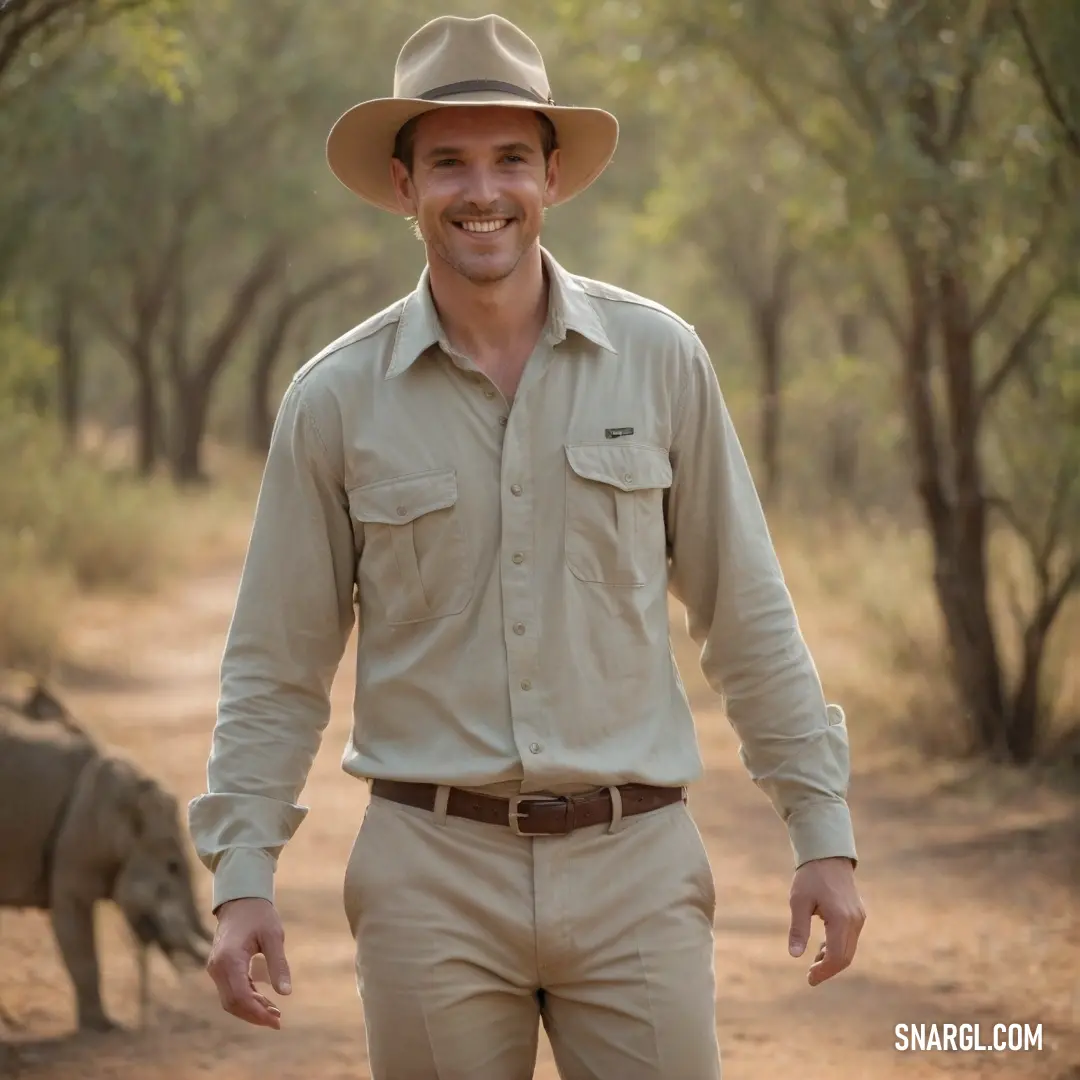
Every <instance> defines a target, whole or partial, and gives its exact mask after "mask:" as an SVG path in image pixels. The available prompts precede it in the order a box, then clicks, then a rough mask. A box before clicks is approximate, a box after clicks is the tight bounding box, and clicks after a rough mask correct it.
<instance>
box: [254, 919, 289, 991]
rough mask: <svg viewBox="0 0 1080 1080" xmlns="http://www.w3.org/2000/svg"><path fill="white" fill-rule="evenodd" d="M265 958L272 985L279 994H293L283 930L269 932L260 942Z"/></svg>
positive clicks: (262, 936) (263, 935)
mask: <svg viewBox="0 0 1080 1080" xmlns="http://www.w3.org/2000/svg"><path fill="white" fill-rule="evenodd" d="M259 946H260V948H261V949H262V953H263V956H265V957H266V970H267V972H268V973H269V975H270V985H271V986H272V987H273V988H274V989H275V990H276V991H277V992H278V993H279V994H291V993H292V976H291V974H290V972H289V962H288V960H286V959H285V933H284V931H282V930H281V929H276V930H271V931H267V932H266V933H264V934H262V935H261V937H260V940H259Z"/></svg>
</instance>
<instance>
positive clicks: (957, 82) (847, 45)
mask: <svg viewBox="0 0 1080 1080" xmlns="http://www.w3.org/2000/svg"><path fill="white" fill-rule="evenodd" d="M638 10H639V13H640V12H643V13H644V14H643V15H642V14H639V15H638V17H637V18H636V19H635V24H636V25H635V33H636V34H637V36H638V38H639V40H643V41H646V42H648V48H649V49H650V50H651V51H652V53H653V55H654V56H662V57H664V58H665V62H666V64H667V65H668V66H669V67H671V68H677V67H681V68H684V69H690V70H691V71H693V70H694V69H695V68H697V69H698V70H700V68H701V67H702V66H705V65H708V64H709V63H711V58H712V57H713V56H715V55H716V54H719V55H721V56H723V57H725V58H726V59H727V60H729V61H730V62H731V63H733V64H734V65H735V66H736V68H737V69H738V70H739V72H740V73H741V75H742V76H743V78H744V80H745V85H746V86H747V87H748V88H749V89H750V90H751V91H752V92H753V93H754V94H755V96H756V97H757V99H758V100H759V101H760V102H762V103H763V104H764V105H766V106H767V107H768V109H769V111H770V113H771V115H772V116H773V117H774V118H775V120H776V121H777V122H778V123H780V124H781V125H782V126H783V127H784V129H785V130H786V131H787V132H788V133H789V134H790V136H791V137H792V138H794V139H796V140H797V141H798V142H799V143H800V144H801V145H802V146H803V147H804V148H805V150H806V152H807V154H808V155H810V156H811V157H812V158H813V159H815V160H816V161H818V162H820V163H821V164H822V165H824V166H825V167H827V168H828V169H829V170H830V171H831V172H832V173H833V174H834V175H835V177H836V178H837V179H838V180H839V181H840V183H841V185H842V193H843V203H844V214H845V218H846V220H845V222H844V223H842V225H841V226H840V228H839V229H838V230H837V233H838V236H839V237H840V238H841V239H842V240H843V247H844V250H845V259H846V261H847V262H848V264H849V265H850V266H851V267H852V268H857V269H858V272H859V274H860V276H861V277H862V280H863V283H864V286H863V287H864V290H865V293H866V295H867V296H868V297H869V298H870V300H871V304H872V309H873V311H874V314H875V315H876V317H877V318H879V319H880V320H882V321H883V323H884V325H886V326H887V327H888V329H889V331H890V333H891V335H892V337H893V339H894V343H895V345H896V351H897V354H898V356H899V360H900V363H899V371H898V375H899V380H898V382H899V390H900V396H901V399H902V402H903V408H904V413H905V417H906V424H907V430H908V437H909V445H910V448H911V456H912V466H913V476H914V486H915V489H916V492H917V494H918V497H919V501H920V505H921V508H922V513H923V518H924V520H925V523H926V526H927V530H928V533H929V536H930V540H931V545H932V550H933V559H934V588H935V594H936V597H937V601H938V606H939V609H940V612H941V615H942V621H943V626H944V630H945V635H946V640H947V642H948V646H949V651H950V655H951V657H952V661H953V670H954V674H955V680H956V684H957V688H958V690H959V693H960V696H961V699H962V700H963V703H964V706H965V712H966V716H967V719H968V721H969V723H970V734H971V737H972V746H973V749H978V750H980V751H983V752H986V753H989V754H992V755H994V756H1001V757H1008V758H1010V759H1011V760H1013V761H1017V762H1024V761H1027V760H1030V758H1031V757H1032V755H1033V754H1034V753H1035V752H1036V750H1037V749H1038V745H1039V736H1040V733H1041V731H1042V726H1041V725H1042V721H1043V719H1044V709H1043V704H1044V703H1043V701H1042V699H1041V697H1040V687H1041V682H1042V674H1043V667H1044V659H1045V655H1046V644H1047V640H1048V637H1049V633H1050V629H1051V628H1052V626H1053V624H1054V622H1055V619H1056V617H1057V615H1058V614H1059V612H1060V610H1061V607H1062V604H1063V603H1064V600H1065V598H1066V596H1067V595H1068V594H1069V592H1070V591H1071V590H1072V589H1073V588H1074V587H1075V586H1076V585H1077V584H1078V583H1080V546H1078V537H1077V534H1076V533H1075V532H1072V533H1070V532H1069V531H1068V530H1067V529H1065V528H1064V527H1063V523H1064V522H1065V521H1067V520H1068V519H1069V514H1067V513H1066V512H1065V510H1064V509H1061V506H1066V505H1068V506H1071V505H1072V501H1073V500H1074V497H1075V495H1076V494H1077V491H1076V484H1075V482H1074V481H1075V475H1074V473H1073V465H1074V458H1073V456H1072V455H1071V453H1070V452H1069V451H1068V450H1067V447H1068V446H1069V445H1070V444H1071V440H1070V435H1071V433H1073V432H1074V431H1075V420H1074V421H1073V423H1072V426H1070V423H1069V419H1068V417H1067V415H1065V414H1064V413H1062V412H1061V411H1060V410H1059V411H1057V412H1054V411H1052V410H1050V409H1044V411H1043V413H1042V416H1043V420H1044V423H1053V424H1054V425H1056V427H1055V428H1054V431H1055V432H1056V433H1057V435H1060V439H1059V438H1057V436H1056V435H1055V438H1054V439H1053V440H1051V442H1052V444H1053V445H1054V446H1056V447H1057V448H1058V453H1057V456H1056V457H1055V458H1054V460H1053V461H1048V460H1047V459H1046V456H1045V455H1042V456H1041V457H1040V460H1039V461H1037V462H1032V461H1029V462H1028V465H1029V466H1030V467H1032V468H1035V469H1036V470H1037V471H1036V472H1034V473H1033V474H1030V475H1025V476H1024V477H1023V481H1022V488H1023V491H1024V492H1026V493H1029V494H1030V493H1032V492H1035V493H1043V495H1044V499H1043V503H1044V504H1048V505H1046V506H1045V507H1044V508H1045V509H1046V510H1047V512H1046V513H1042V514H1039V515H1037V516H1036V517H1035V518H1034V519H1032V518H1030V517H1027V518H1025V520H1027V521H1028V522H1031V521H1032V520H1041V521H1043V522H1044V523H1046V528H1045V529H1044V530H1043V532H1042V533H1041V534H1040V535H1039V536H1038V537H1037V538H1033V539H1032V542H1030V543H1027V544H1026V547H1027V550H1028V553H1029V557H1030V576H1031V579H1032V581H1033V582H1034V583H1035V588H1034V597H1033V599H1032V601H1031V603H1030V604H1029V605H1028V607H1027V608H1026V610H1025V612H1024V615H1023V621H1022V624H1021V627H1020V640H1021V643H1022V647H1021V650H1020V654H1021V661H1020V670H1019V672H1018V673H1017V675H1016V676H1015V678H1013V679H1011V680H1010V679H1009V678H1008V676H1007V672H1006V668H1005V663H1004V660H1003V654H1002V648H1001V641H1000V633H1001V625H1000V620H999V618H997V617H996V616H995V615H994V610H993V605H992V594H993V591H994V584H995V579H994V573H993V569H992V566H991V562H990V546H991V541H992V539H993V536H994V534H995V530H996V526H997V525H998V524H999V523H1003V524H1004V525H1005V526H1006V527H1008V525H1009V523H1010V522H1012V523H1013V524H1014V525H1015V522H1016V521H1017V520H1018V517H1019V515H1017V514H1016V513H1010V512H1009V507H1015V506H1016V505H1017V504H1018V498H1019V497H1018V493H1017V491H1016V490H1015V489H1013V490H1010V488H1009V473H1008V470H1006V469H1004V468H1002V467H1000V465H999V461H1000V458H1001V456H1002V455H1001V446H1002V445H1003V444H1002V439H1001V434H1000V433H1001V431H1002V430H1003V429H1004V428H1007V423H1005V418H1006V417H1008V416H1009V415H1010V410H1012V411H1013V412H1015V410H1016V409H1019V408H1020V407H1021V406H1020V405H1018V404H1017V402H1018V400H1019V398H1020V397H1021V396H1022V393H1023V387H1022V385H1021V379H1020V375H1021V374H1024V373H1029V372H1031V371H1033V370H1034V369H1035V368H1037V367H1039V366H1040V364H1042V366H1043V372H1044V374H1045V372H1046V370H1048V369H1047V367H1046V364H1047V362H1048V361H1047V360H1046V358H1047V357H1050V358H1051V360H1053V358H1055V357H1057V360H1056V361H1055V362H1054V363H1052V364H1051V367H1052V369H1053V370H1054V371H1057V370H1059V369H1060V368H1061V367H1062V366H1065V364H1066V361H1065V360H1063V359H1061V358H1060V357H1059V356H1058V354H1059V352H1060V350H1061V348H1062V346H1061V344H1060V342H1061V340H1062V329H1061V328H1062V325H1064V324H1065V323H1067V314H1066V309H1065V308H1064V307H1063V301H1064V299H1065V298H1067V297H1068V296H1069V295H1070V294H1071V292H1072V291H1073V290H1074V288H1075V285H1076V282H1075V271H1074V266H1075V264H1076V256H1077V253H1078V252H1080V245H1078V238H1077V235H1076V233H1077V228H1076V224H1077V223H1076V221H1075V218H1074V217H1073V216H1071V215H1069V214H1068V213H1067V207H1068V206H1069V197H1070V193H1071V192H1074V191H1075V170H1071V169H1070V168H1069V165H1068V163H1067V162H1066V161H1065V159H1064V158H1063V156H1062V154H1061V153H1060V151H1059V149H1058V145H1059V140H1058V139H1057V138H1056V137H1055V134H1056V132H1055V131H1054V130H1052V126H1053V124H1054V119H1053V117H1052V116H1051V115H1050V114H1049V113H1048V112H1047V109H1046V107H1045V102H1044V99H1043V96H1042V95H1041V94H1040V92H1039V87H1038V85H1037V84H1036V82H1035V81H1034V80H1032V79H1030V78H1028V77H1027V76H1026V74H1025V72H1024V71H1023V70H1022V69H1021V67H1020V66H1019V63H1018V58H1019V57H1020V56H1021V55H1022V53H1021V51H1020V48H1019V40H1018V37H1017V34H1016V31H1015V26H1014V24H1013V23H1012V22H1010V20H1009V19H1008V18H1007V17H1006V11H1005V8H1004V7H1003V6H1002V5H1000V4H997V3H994V2H987V3H979V4H973V5H956V4H951V3H947V4H937V5H927V4H922V3H917V2H916V0H896V2H893V3H885V2H881V3H873V4H869V5H868V4H866V3H863V2H860V0H808V3H807V4H805V5H802V6H801V7H799V8H798V9H797V10H796V9H794V8H792V7H791V6H790V5H787V4H781V3H778V2H775V0H773V2H769V0H762V2H760V3H755V4H754V5H752V6H751V5H742V4H734V5H730V6H727V7H725V8H724V9H722V10H721V9H716V8H715V7H714V6H712V5H708V4H705V3H704V2H703V0H678V2H675V3H668V4H664V5H661V4H660V3H659V0H657V2H656V3H655V4H654V5H647V6H645V7H644V8H642V7H640V6H639V9H638ZM883 253H884V254H885V255H886V256H887V258H886V259H883V258H882V255H883ZM1038 340H1043V341H1044V342H1048V343H1049V344H1048V345H1047V346H1046V347H1045V348H1044V349H1043V350H1042V351H1041V352H1040V351H1038V350H1036V349H1035V348H1034V345H1035V343H1036V341H1038ZM1044 470H1045V471H1044ZM1055 478H1057V479H1056V480H1055ZM1059 504H1061V505H1060V506H1059ZM1054 506H1059V509H1058V510H1056V511H1053V507H1054Z"/></svg>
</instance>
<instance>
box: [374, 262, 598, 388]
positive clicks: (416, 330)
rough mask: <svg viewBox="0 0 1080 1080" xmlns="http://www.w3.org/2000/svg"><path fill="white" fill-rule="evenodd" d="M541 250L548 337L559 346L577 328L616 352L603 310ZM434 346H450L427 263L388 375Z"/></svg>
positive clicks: (408, 301)
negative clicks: (545, 274)
mask: <svg viewBox="0 0 1080 1080" xmlns="http://www.w3.org/2000/svg"><path fill="white" fill-rule="evenodd" d="M540 253H541V257H542V259H543V261H544V267H545V269H546V270H547V272H548V279H549V281H550V283H551V287H550V290H549V294H548V295H549V299H548V320H547V325H546V327H545V329H544V335H545V337H546V340H547V341H548V342H549V343H550V344H552V345H557V344H559V343H560V342H562V341H565V340H566V336H567V333H568V332H569V331H571V330H573V331H575V332H577V333H579V334H581V335H582V336H583V337H585V338H587V339H588V340H589V341H591V342H593V343H594V344H596V345H599V346H600V348H602V349H606V350H608V352H615V347H614V346H613V345H612V344H611V339H610V338H609V337H608V335H607V331H606V330H605V329H604V323H603V321H602V319H601V318H600V313H599V311H597V309H596V305H595V304H594V303H593V301H592V298H591V297H590V296H589V294H588V293H587V292H585V290H584V289H583V288H582V286H581V284H580V282H578V281H577V279H576V278H574V277H573V275H571V274H569V273H567V272H566V271H565V270H564V269H563V268H562V267H561V266H560V265H559V263H558V262H557V261H556V260H555V258H554V256H552V254H551V253H550V252H549V251H548V250H547V249H546V248H543V247H542V248H541V249H540ZM432 345H441V346H442V347H443V348H444V349H448V348H449V346H448V343H447V341H446V338H445V336H444V334H443V330H442V326H441V325H440V323H439V315H438V312H437V311H436V310H435V302H434V300H433V299H432V296H431V278H430V271H429V270H428V268H427V267H426V266H425V267H424V269H423V271H422V272H421V274H420V280H419V281H418V282H417V285H416V288H415V289H414V290H413V291H412V292H411V293H410V294H409V295H408V296H407V297H406V298H405V302H404V304H403V306H402V309H401V316H400V317H399V319H398V324H397V333H396V334H395V336H394V351H393V355H392V356H391V358H390V366H389V367H388V368H387V371H386V378H388V379H392V378H393V377H394V376H395V375H400V374H402V372H404V371H407V370H408V369H409V368H410V367H411V366H412V365H413V363H414V362H415V361H416V360H417V359H418V358H419V357H421V356H422V355H423V354H424V353H425V352H427V350H428V349H429V348H431V346H432Z"/></svg>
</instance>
